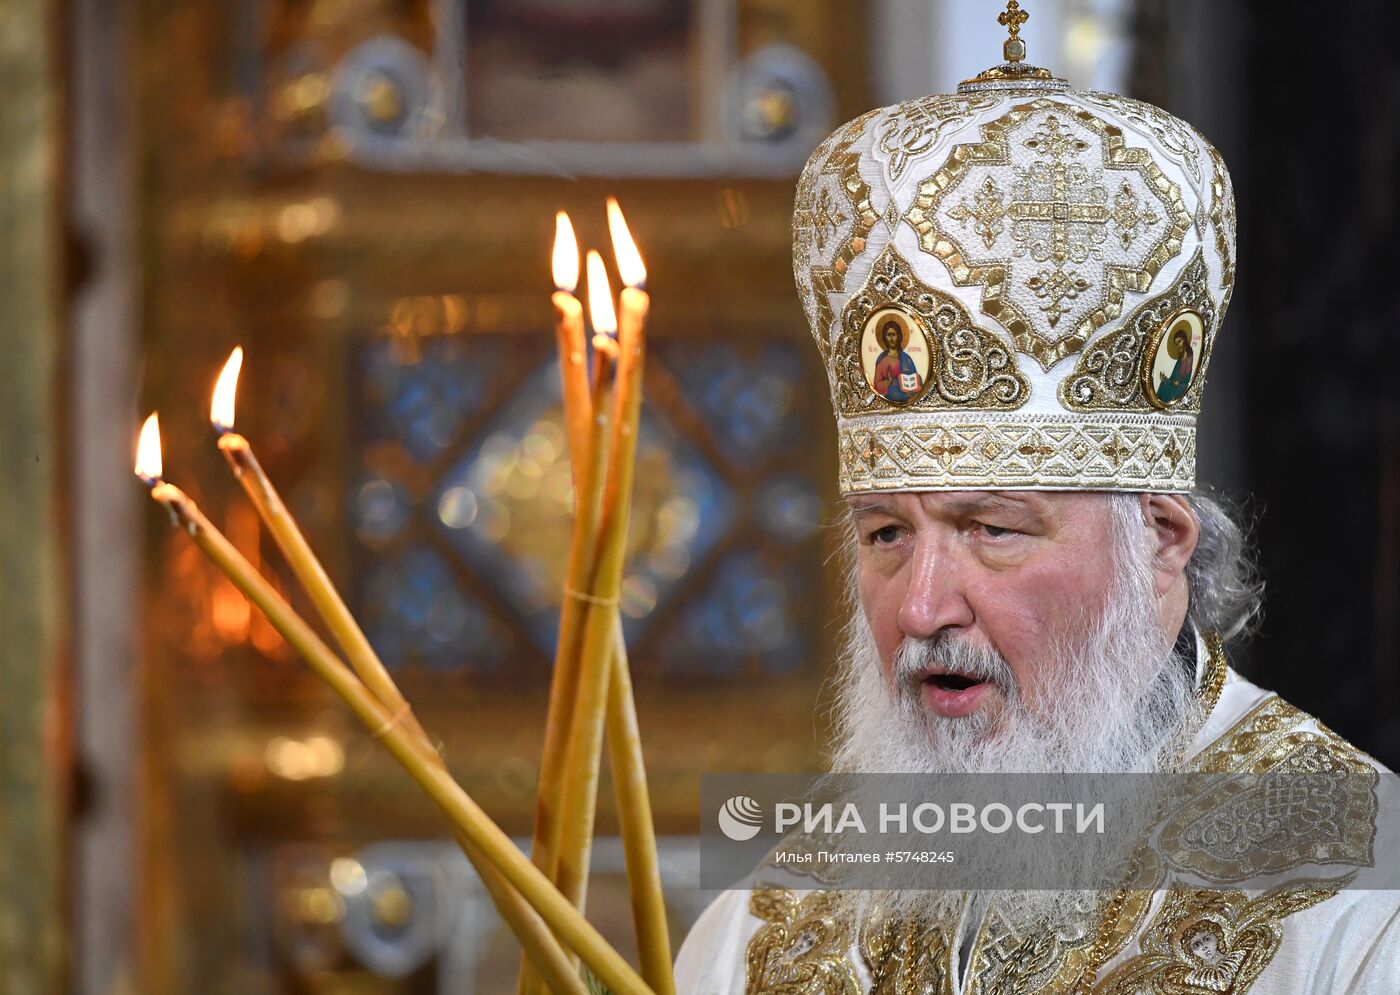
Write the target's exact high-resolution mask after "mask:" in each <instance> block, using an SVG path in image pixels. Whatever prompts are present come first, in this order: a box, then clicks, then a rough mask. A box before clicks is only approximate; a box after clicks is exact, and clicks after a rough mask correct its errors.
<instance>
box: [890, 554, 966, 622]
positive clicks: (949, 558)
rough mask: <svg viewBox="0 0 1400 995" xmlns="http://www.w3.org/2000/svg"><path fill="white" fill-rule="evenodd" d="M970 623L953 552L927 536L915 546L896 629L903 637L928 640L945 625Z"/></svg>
mask: <svg viewBox="0 0 1400 995" xmlns="http://www.w3.org/2000/svg"><path fill="white" fill-rule="evenodd" d="M972 622H973V614H972V606H971V605H969V604H968V602H967V598H966V597H965V596H964V592H963V589H962V574H961V571H960V569H959V567H958V564H957V562H956V557H955V554H954V553H953V551H952V550H950V549H947V548H946V547H944V546H942V545H941V544H940V543H938V542H936V541H934V540H932V539H928V540H926V541H923V542H920V543H919V544H918V545H917V546H916V547H915V549H914V555H913V558H912V559H911V561H910V565H909V587H908V588H907V589H906V590H905V592H904V602H903V603H902V604H901V605H900V607H899V628H900V631H901V632H903V633H904V634H905V635H906V636H912V637H914V638H915V639H928V638H930V637H931V636H934V635H936V634H937V633H938V632H940V631H941V630H943V629H945V628H949V627H953V628H966V627H967V626H970V625H971V624H972Z"/></svg>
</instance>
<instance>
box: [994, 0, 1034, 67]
mask: <svg viewBox="0 0 1400 995" xmlns="http://www.w3.org/2000/svg"><path fill="white" fill-rule="evenodd" d="M1030 16H1031V15H1030V14H1028V13H1026V12H1025V11H1024V10H1022V9H1021V5H1020V3H1018V2H1017V0H1006V9H1005V10H1004V11H1002V12H1001V13H1000V14H998V15H997V23H998V24H1001V25H1004V26H1005V27H1006V30H1007V31H1008V32H1009V33H1010V37H1009V38H1007V39H1006V41H1005V42H1003V43H1002V46H1001V50H1002V54H1003V55H1004V56H1006V61H1007V62H1020V61H1021V60H1022V59H1024V58H1025V57H1026V43H1025V42H1024V41H1023V40H1022V39H1021V25H1023V24H1025V23H1026V21H1028V20H1030Z"/></svg>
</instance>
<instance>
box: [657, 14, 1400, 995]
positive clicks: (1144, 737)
mask: <svg viewBox="0 0 1400 995" xmlns="http://www.w3.org/2000/svg"><path fill="white" fill-rule="evenodd" d="M1016 7H1017V5H1016V4H1011V5H1010V8H1011V9H1010V10H1009V11H1008V15H1003V16H1004V17H1005V18H1006V19H1005V20H1003V23H1004V24H1005V23H1008V21H1009V27H1010V28H1011V38H1010V39H1009V40H1008V42H1007V46H1006V57H1007V62H1006V64H1004V65H1001V66H997V67H994V68H992V69H990V70H987V71H986V72H984V73H982V74H981V75H979V76H978V77H976V78H974V79H972V80H969V81H966V82H965V83H963V84H962V85H961V86H960V87H959V88H958V93H957V94H955V95H933V96H930V97H925V98H922V99H919V100H914V101H909V102H906V103H903V104H898V105H895V106H893V107H887V108H881V109H878V110H874V111H870V112H868V113H867V114H864V115H862V116H860V117H859V118H856V119H855V120H854V121H851V122H850V123H848V124H846V125H844V126H842V127H841V128H839V129H837V131H836V132H835V133H834V134H832V135H831V136H830V137H829V138H828V139H827V140H826V141H824V142H823V143H822V144H821V145H820V146H819V147H818V148H817V150H816V151H815V152H814V153H813V154H812V156H811V158H810V160H809V161H808V163H807V166H806V168H805V169H804V170H803V173H802V178H801V180H800V181H799V184H798V190H797V199H796V206H795V212H794V219H793V236H794V238H793V255H794V272H795V276H796V280H797V285H798V289H799V293H800V295H801V297H802V300H803V305H804V308H805V310H806V313H807V317H808V320H809V322H810V324H811V327H812V331H813V334H814V336H815V337H816V340H817V344H818V347H819V350H820V353H821V356H822V359H823V361H824V363H825V365H826V367H827V371H828V376H829V380H830V387H831V396H832V402H833V405H834V408H835V413H836V419H837V429H838V439H839V460H840V482H841V490H842V493H843V495H844V498H845V502H846V513H847V525H848V529H847V533H848V535H847V545H848V550H849V553H850V556H849V567H848V592H849V598H848V601H849V605H848V607H849V611H850V620H849V624H848V626H847V630H846V640H845V647H844V650H843V653H842V658H841V660H840V662H839V664H838V668H839V669H838V676H837V690H838V698H837V704H836V710H835V717H836V723H835V734H834V742H833V743H832V748H831V754H832V769H833V770H834V771H838V772H846V773H852V774H862V773H898V774H948V773H987V774H1010V773H1038V774H1069V773H1075V772H1093V773H1105V772H1124V773H1136V772H1144V773H1160V772H1209V773H1211V774H1216V775H1236V774H1241V775H1242V774H1246V773H1247V774H1251V775H1260V774H1264V775H1267V774H1269V773H1271V772H1280V771H1284V772H1316V771H1323V772H1334V773H1336V772H1340V773H1350V774H1356V775H1358V776H1360V775H1364V776H1365V777H1369V778H1372V779H1374V778H1376V777H1377V776H1379V775H1381V774H1383V773H1385V772H1384V769H1383V768H1382V767H1381V766H1380V765H1379V764H1378V763H1377V762H1376V761H1374V760H1373V759H1372V758H1370V757H1368V756H1366V755H1365V754H1363V753H1361V752H1360V751H1358V750H1356V749H1355V748H1354V747H1352V746H1351V745H1349V744H1348V743H1346V742H1345V741H1343V740H1342V739H1340V738H1339V737H1338V736H1336V734H1334V733H1333V732H1331V731H1330V730H1328V729H1327V728H1326V727H1325V726H1323V725H1322V724H1321V723H1319V722H1317V720H1315V719H1314V718H1312V717H1311V716H1309V715H1308V714H1306V713H1305V712H1304V711H1302V710H1300V709H1298V708H1296V707H1294V706H1293V705H1290V704H1288V703H1286V702H1284V701H1282V700H1281V699H1280V698H1279V697H1278V696H1277V695H1274V694H1272V693H1270V692H1268V691H1266V690H1265V689H1263V688H1260V687H1258V686H1256V685H1254V684H1253V683H1251V682H1249V681H1247V680H1245V679H1243V678H1242V677H1240V676H1239V675H1238V674H1237V673H1236V672H1235V671H1234V670H1232V669H1231V668H1230V666H1229V663H1228V648H1229V645H1230V643H1231V642H1232V641H1233V640H1235V639H1237V638H1238V637H1240V636H1241V635H1242V634H1244V633H1245V632H1246V631H1247V630H1248V628H1249V626H1250V624H1251V622H1252V621H1253V619H1254V618H1255V616H1256V614H1257V612H1258V610H1259V588H1258V585H1257V584H1256V582H1255V579H1254V575H1253V571H1252V569H1251V566H1250V559H1249V554H1248V550H1247V548H1246V542H1245V537H1244V534H1243V532H1242V529H1241V528H1240V526H1239V525H1238V524H1237V523H1236V522H1235V521H1234V520H1233V519H1232V517H1231V515H1230V514H1229V513H1228V512H1227V510H1226V509H1225V508H1224V507H1222V506H1221V505H1220V504H1219V503H1217V502H1216V501H1215V500H1213V499H1211V498H1210V497H1208V496H1206V495H1205V494H1203V493H1201V492H1199V491H1198V490H1197V488H1196V483H1195V430H1196V417H1197V414H1198V413H1199V411H1200V402H1201V395H1202V389H1203V386H1204V382H1205V373H1206V368H1207V365H1208V363H1209V360H1210V355H1211V350H1212V348H1213V346H1214V343H1215V340H1216V336H1217V334H1218V333H1219V331H1220V327H1221V323H1222V320H1223V318H1224V314H1225V310H1226V308H1227V306H1228V303H1229V297H1230V294H1231V292H1232V289H1233V283H1234V272H1235V258H1234V250H1235V240H1234V235H1235V231H1234V225H1235V214H1234V197H1233V192H1232V190H1231V186H1230V179H1229V174H1228V173H1227V172H1226V170H1225V165H1224V162H1223V160H1222V159H1221V157H1220V155H1219V154H1218V153H1217V152H1216V151H1215V149H1214V148H1213V147H1212V146H1211V145H1210V143H1209V142H1207V141H1206V140H1205V138H1203V137H1202V136H1201V135H1200V134H1199V133H1198V132H1197V131H1196V130H1195V129H1194V128H1192V127H1191V126H1190V125H1188V124H1186V123H1185V122H1182V121H1180V120H1178V119H1176V118H1174V117H1172V116H1171V115H1169V114H1167V113H1166V112H1164V111H1162V110H1160V109H1158V108H1155V107H1152V106H1151V105H1148V104H1144V103H1141V102H1139V101H1134V100H1129V99H1126V98H1123V97H1118V96H1116V95H1113V94H1106V93H1098V92H1092V91H1074V90H1070V89H1069V86H1068V84H1067V83H1065V82H1064V81H1063V80H1059V79H1057V78H1055V77H1053V76H1052V75H1051V74H1050V73H1048V72H1047V71H1045V70H1041V69H1036V68H1034V67H1030V66H1027V65H1025V64H1024V63H1023V62H1022V61H1021V59H1022V58H1023V56H1024V44H1023V43H1022V42H1021V40H1020V39H1019V37H1018V36H1017V30H1016V29H1017V26H1018V25H1019V23H1020V21H1019V19H1020V18H1022V15H1021V13H1020V12H1019V11H1017V10H1016ZM891 325H893V326H894V330H893V331H892V330H891ZM896 332H897V333H898V338H899V340H900V341H899V343H898V345H899V349H900V351H901V352H902V354H903V355H904V356H906V357H907V358H908V362H905V361H904V360H901V373H900V384H899V389H898V390H897V391H896V390H891V389H885V390H881V389H878V388H877V387H876V380H877V371H876V365H877V363H878V362H879V361H880V359H881V357H882V356H883V355H884V354H885V353H886V352H887V351H888V350H889V347H890V343H889V340H891V339H893V338H894V337H895V333H896ZM909 367H912V371H910V369H909ZM879 375H880V376H883V378H884V379H883V380H881V381H880V383H881V385H882V386H883V385H885V382H886V381H888V380H889V378H890V374H889V372H888V371H885V372H884V373H883V374H879ZM892 398H893V399H892ZM1242 790H1243V789H1242ZM1232 797H1233V798H1234V800H1233V802H1232V804H1233V805H1234V806H1235V808H1233V809H1232V810H1231V814H1230V815H1229V818H1236V817H1237V816H1238V815H1239V814H1240V812H1241V811H1244V809H1241V808H1240V806H1241V805H1244V806H1248V805H1251V804H1254V803H1255V801H1256V800H1255V799H1253V798H1252V797H1251V796H1249V795H1247V794H1246V795H1243V796H1232ZM1269 804H1271V803H1270V801H1269V800H1268V799H1266V798H1264V797H1262V795H1261V797H1260V798H1258V799H1257V806H1258V809H1259V811H1260V812H1261V813H1262V812H1263V810H1264V809H1265V808H1267V806H1268V805H1269ZM1193 817H1199V818H1200V819H1204V820H1209V819H1211V818H1217V819H1218V818H1221V814H1220V813H1219V812H1212V811H1209V810H1207V811H1206V812H1204V813H1197V814H1196V816H1193ZM1323 821H1325V820H1323ZM1363 821H1364V820H1363ZM1337 825H1340V826H1341V830H1340V831H1341V832H1342V834H1343V835H1342V837H1339V838H1327V839H1323V837H1324V836H1325V835H1326V833H1327V832H1329V831H1334V830H1337ZM1337 825H1329V826H1322V825H1317V826H1311V825H1305V826H1304V830H1303V832H1302V835H1300V836H1299V837H1298V838H1279V837H1278V834H1275V837H1273V838H1271V839H1270V841H1269V846H1270V847H1271V849H1270V850H1269V853H1268V860H1267V861H1265V862H1260V861H1258V860H1257V859H1256V858H1257V854H1256V853H1255V852H1254V851H1250V850H1249V849H1248V848H1245V849H1244V850H1239V849H1236V850H1231V851H1230V852H1229V853H1223V852H1222V853H1214V852H1210V844H1209V843H1206V844H1201V846H1203V847H1204V849H1201V850H1199V851H1191V850H1190V849H1189V848H1187V849H1182V848H1178V849H1177V850H1175V851H1171V852H1165V851H1164V852H1161V853H1158V852H1157V851H1156V850H1153V849H1148V850H1147V851H1144V852H1145V853H1146V854H1147V856H1146V858H1144V860H1143V862H1142V863H1141V864H1140V865H1138V870H1139V871H1140V872H1141V873H1142V874H1145V875H1146V880H1147V882H1148V883H1147V885H1146V886H1141V879H1135V883H1134V885H1133V887H1127V886H1124V887H1122V888H1120V889H1118V890H1116V891H1113V892H1083V891H1079V892H1075V891H1060V892H1055V891H1046V890H1039V891H1019V892H1017V891H996V890H991V889H988V890H985V891H974V892H959V891H947V890H945V891H919V890H908V891H902V892H889V891H885V892H869V891H854V890H852V891H843V890H841V889H839V888H834V887H828V886H826V885H823V884H820V883H818V882H814V881H811V880H806V881H803V880H801V878H802V873H801V872H800V871H793V870H791V869H777V868H772V867H768V868H761V869H760V871H759V873H758V875H757V876H756V877H755V879H754V880H753V881H752V882H751V887H746V888H745V889H734V890H731V891H728V892H725V893H724V894H723V895H722V896H721V897H720V898H718V899H717V900H716V901H715V902H714V903H713V904H712V905H711V906H710V907H709V908H708V909H707V910H706V911H705V913H704V914H703V915H702V916H701V918H700V920H699V921H698V923H697V924H696V926H695V927H694V929H693V930H692V931H691V933H690V935H689V937H688V938H687V939H686V942H685V944H684V945H683V947H682V949H681V951H680V955H679V957H678V959H677V965H676V967H677V984H678V990H679V991H681V992H683V993H694V995H729V993H741V992H742V993H754V995H756V993H764V992H775V993H783V995H806V993H812V995H827V993H832V995H834V993H841V995H855V993H858V992H867V991H868V992H872V993H882V995H883V993H890V995H893V993H910V995H913V993H918V995H953V993H977V995H1003V993H1022V992H1025V993H1029V992H1062V993H1089V992H1093V993H1102V995H1138V993H1147V995H1191V993H1204V992H1224V993H1242V992H1246V991H1248V992H1254V993H1269V995H1276V993H1284V992H1289V993H1292V992H1308V993H1318V992H1337V993H1343V992H1346V993H1396V992H1400V893H1397V892H1394V891H1390V892H1387V891H1365V890H1349V889H1347V888H1346V885H1347V883H1348V882H1349V881H1351V880H1352V876H1351V874H1349V872H1351V871H1354V870H1355V869H1356V868H1359V867H1364V866H1366V865H1367V864H1368V862H1369V861H1370V859H1371V857H1372V853H1373V844H1374V842H1375V836H1374V826H1373V825H1372V826H1371V827H1370V831H1371V835H1370V836H1369V837H1367V836H1365V835H1364V833H1365V831H1366V829H1367V827H1366V826H1365V825H1360V824H1353V823H1352V822H1346V821H1345V820H1343V821H1342V822H1340V823H1338V824H1337ZM1357 833H1361V834H1362V835H1360V836H1357V835H1356V834H1357ZM1310 834H1312V835H1310ZM1207 835H1209V834H1207ZM1224 835H1229V833H1228V832H1227V833H1225V834H1224ZM1324 844H1325V845H1324ZM1225 849H1229V848H1225ZM1323 853H1325V854H1326V857H1325V858H1323V857H1322V856H1320V855H1321V854H1323ZM1251 860H1254V861H1255V862H1254V863H1251ZM1231 861H1234V863H1231ZM1260 867H1267V870H1268V871H1269V872H1270V873H1271V874H1273V875H1274V877H1273V878H1271V879H1270V881H1271V882H1273V883H1271V884H1270V885H1269V886H1268V887H1261V888H1254V887H1250V885H1251V884H1252V883H1253V879H1254V877H1255V875H1254V874H1252V873H1251V871H1258V870H1259V869H1260Z"/></svg>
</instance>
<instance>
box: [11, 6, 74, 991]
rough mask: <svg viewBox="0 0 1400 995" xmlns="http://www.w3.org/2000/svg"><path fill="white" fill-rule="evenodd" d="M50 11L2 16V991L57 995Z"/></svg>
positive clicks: (55, 287) (55, 292)
mask: <svg viewBox="0 0 1400 995" xmlns="http://www.w3.org/2000/svg"><path fill="white" fill-rule="evenodd" d="M54 10H55V8H54V6H53V5H51V4H47V3H45V2H44V0H5V2H4V4H3V5H0V95H3V96H0V990H2V991H4V992H6V993H7V995H38V993H49V992H58V991H62V990H64V988H65V987H66V986H65V985H64V975H65V971H66V968H65V964H66V950H65V946H66V940H65V932H64V929H63V900H62V868H63V865H64V861H63V859H62V848H63V845H64V844H63V841H64V838H65V833H64V826H63V818H62V814H61V813H62V809H63V796H64V793H65V790H64V785H65V783H66V778H65V773H66V771H67V770H68V768H69V761H68V746H67V743H68V741H69V738H70V737H69V732H68V726H69V722H68V715H67V708H68V705H67V700H68V696H67V694H66V693H65V690H64V685H65V683H66V682H65V679H64V676H63V675H64V673H65V666H64V659H65V653H64V649H65V643H64V637H63V633H62V632H61V630H60V627H59V625H58V611H57V610H58V608H59V605H60V599H61V597H62V574H61V569H60V564H61V555H60V546H59V531H60V530H59V522H60V515H61V514H62V509H61V505H60V504H59V501H58V493H59V489H58V480H59V478H60V476H61V468H60V465H59V463H58V460H57V458H56V455H55V446H54V441H55V439H56V438H57V437H58V434H59V432H60V431H61V429H62V423H61V421H60V420H59V419H58V417H57V416H58V411H59V408H58V404H57V403H56V392H57V388H58V384H59V380H58V377H57V376H56V373H57V366H58V361H59V358H60V346H59V342H60V336H61V324H60V317H61V294H62V288H61V285H60V266H59V262H60V242H59V208H58V204H59V201H58V186H59V184H58V175H59V169H60V164H61V159H60V155H59V128H60V124H61V121H60V115H59V77H58V72H57V67H56V58H57V49H58V46H57V37H56V36H57V30H56V27H57V24H56V16H55V13H54Z"/></svg>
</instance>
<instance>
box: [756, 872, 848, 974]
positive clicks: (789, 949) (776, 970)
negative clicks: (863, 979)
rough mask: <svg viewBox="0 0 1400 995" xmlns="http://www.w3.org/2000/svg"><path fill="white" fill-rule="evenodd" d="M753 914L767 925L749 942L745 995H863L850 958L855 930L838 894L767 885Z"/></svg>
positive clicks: (757, 900) (761, 892) (760, 928)
mask: <svg viewBox="0 0 1400 995" xmlns="http://www.w3.org/2000/svg"><path fill="white" fill-rule="evenodd" d="M749 912H750V913H752V914H753V915H754V916H756V917H757V918H759V919H762V920H763V925H762V926H760V927H759V928H758V931H757V932H756V933H754V935H753V938H752V939H750V940H749V945H748V950H747V952H746V964H745V970H746V974H745V983H744V992H745V995H860V984H859V981H858V980H857V978H856V972H855V967H854V965H852V964H851V962H850V959H849V957H848V953H849V951H850V948H851V944H852V943H853V942H854V939H855V937H854V931H853V929H852V928H851V926H850V924H849V923H847V922H846V921H845V917H844V916H841V915H839V908H838V897H837V895H836V893H835V892H830V891H815V892H808V893H806V894H804V895H802V896H801V897H799V896H798V894H797V893H796V892H794V891H791V890H789V889H787V888H763V889H759V890H756V891H754V892H753V894H752V895H750V896H749Z"/></svg>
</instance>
